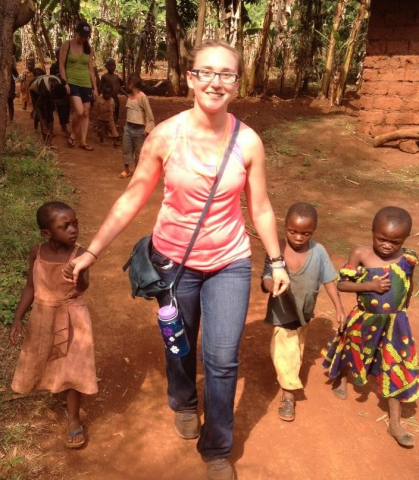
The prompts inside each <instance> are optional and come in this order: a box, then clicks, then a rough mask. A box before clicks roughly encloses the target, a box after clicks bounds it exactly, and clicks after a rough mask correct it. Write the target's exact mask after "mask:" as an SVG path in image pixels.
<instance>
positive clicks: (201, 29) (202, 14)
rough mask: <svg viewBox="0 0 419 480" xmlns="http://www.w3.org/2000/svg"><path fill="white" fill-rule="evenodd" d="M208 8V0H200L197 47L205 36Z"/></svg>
mask: <svg viewBox="0 0 419 480" xmlns="http://www.w3.org/2000/svg"><path fill="white" fill-rule="evenodd" d="M206 8H207V1H206V0H199V8H198V22H197V25H196V39H195V47H197V46H198V45H200V44H201V42H202V37H203V36H204V26H205V11H206Z"/></svg>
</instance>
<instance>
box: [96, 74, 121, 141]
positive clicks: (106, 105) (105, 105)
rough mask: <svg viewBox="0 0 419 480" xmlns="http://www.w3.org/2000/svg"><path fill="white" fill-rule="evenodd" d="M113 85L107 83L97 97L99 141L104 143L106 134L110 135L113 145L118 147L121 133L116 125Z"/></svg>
mask: <svg viewBox="0 0 419 480" xmlns="http://www.w3.org/2000/svg"><path fill="white" fill-rule="evenodd" d="M112 91H113V89H112V85H111V84H110V83H106V84H105V85H104V87H103V89H102V93H101V95H100V96H99V98H98V99H97V103H96V106H97V110H98V115H97V134H98V136H99V141H100V142H101V143H102V142H103V139H104V137H105V135H107V136H109V137H110V138H112V140H113V146H114V147H117V146H118V143H117V140H118V138H119V133H118V131H117V130H116V126H115V119H114V113H115V101H114V99H113V98H112Z"/></svg>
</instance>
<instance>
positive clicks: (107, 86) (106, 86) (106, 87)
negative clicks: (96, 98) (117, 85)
mask: <svg viewBox="0 0 419 480" xmlns="http://www.w3.org/2000/svg"><path fill="white" fill-rule="evenodd" d="M102 93H109V94H110V95H112V93H113V86H112V84H111V83H109V82H106V83H105V84H104V85H103V87H102Z"/></svg>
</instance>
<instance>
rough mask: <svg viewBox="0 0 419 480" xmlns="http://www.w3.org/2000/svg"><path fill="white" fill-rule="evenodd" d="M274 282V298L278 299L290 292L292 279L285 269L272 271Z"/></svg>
mask: <svg viewBox="0 0 419 480" xmlns="http://www.w3.org/2000/svg"><path fill="white" fill-rule="evenodd" d="M272 280H273V282H274V286H273V288H272V296H274V297H278V296H279V295H282V294H283V293H285V292H286V291H287V290H288V287H289V285H290V278H289V276H288V273H287V271H286V270H285V268H274V269H272Z"/></svg>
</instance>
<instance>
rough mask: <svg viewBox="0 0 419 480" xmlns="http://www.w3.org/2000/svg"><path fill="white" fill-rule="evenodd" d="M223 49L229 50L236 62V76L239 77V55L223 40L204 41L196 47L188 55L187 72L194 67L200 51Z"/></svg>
mask: <svg viewBox="0 0 419 480" xmlns="http://www.w3.org/2000/svg"><path fill="white" fill-rule="evenodd" d="M219 47H220V48H225V49H226V50H229V51H230V52H231V53H232V54H233V55H234V56H235V57H236V60H237V69H238V74H239V75H241V64H242V62H241V55H240V53H239V52H238V50H236V49H235V48H234V47H232V46H231V45H230V44H229V43H227V42H225V41H224V40H219V39H211V38H210V39H208V40H204V41H203V42H202V43H200V44H199V45H197V46H196V47H195V48H194V49H193V50H192V51H191V52H190V53H189V55H188V64H189V70H191V69H192V68H193V67H194V64H195V60H196V57H197V56H198V54H199V53H201V52H202V51H204V50H206V49H207V48H219Z"/></svg>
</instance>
